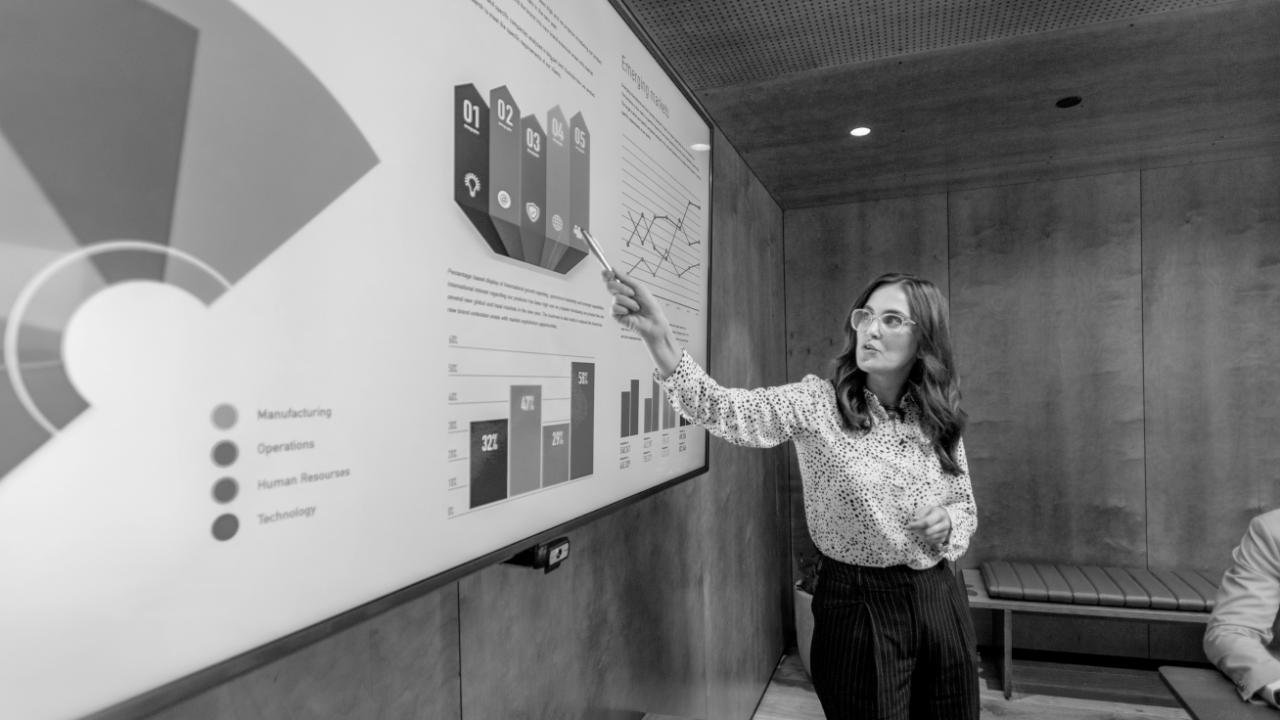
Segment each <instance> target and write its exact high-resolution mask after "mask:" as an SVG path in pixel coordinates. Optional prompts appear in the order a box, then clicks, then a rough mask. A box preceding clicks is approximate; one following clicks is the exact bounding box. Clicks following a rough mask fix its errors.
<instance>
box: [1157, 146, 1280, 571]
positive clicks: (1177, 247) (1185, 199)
mask: <svg viewBox="0 0 1280 720" xmlns="http://www.w3.org/2000/svg"><path fill="white" fill-rule="evenodd" d="M1142 215H1143V240H1142V248H1143V286H1144V293H1143V307H1144V325H1145V335H1144V337H1145V342H1146V350H1145V367H1146V412H1147V457H1146V463H1147V505H1148V517H1149V529H1148V537H1149V541H1150V563H1151V565H1152V567H1174V566H1181V567H1196V568H1198V569H1202V570H1213V571H1222V570H1224V569H1226V567H1227V566H1228V565H1229V564H1230V561H1231V560H1230V552H1231V549H1232V548H1233V547H1235V546H1236V545H1237V544H1238V543H1239V542H1240V537H1241V536H1242V535H1243V534H1244V531H1245V528H1246V527H1247V526H1248V522H1249V519H1250V518H1252V517H1253V516H1254V515H1257V514H1259V513H1262V512H1264V511H1267V510H1270V509H1273V508H1275V507H1276V506H1277V505H1280V402H1278V401H1280V160H1277V158H1274V157H1272V158H1257V159H1252V160H1240V161H1232V162H1223V163H1215V164H1212V165H1197V166H1187V167H1176V168H1166V169H1162V170H1152V171H1147V172H1144V173H1143V179H1142Z"/></svg>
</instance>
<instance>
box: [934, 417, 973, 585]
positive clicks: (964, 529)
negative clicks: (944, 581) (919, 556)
mask: <svg viewBox="0 0 1280 720" xmlns="http://www.w3.org/2000/svg"><path fill="white" fill-rule="evenodd" d="M956 460H957V463H956V464H957V465H959V466H960V474H958V475H946V474H944V475H943V477H945V478H946V479H947V482H948V484H949V485H950V496H949V497H948V498H947V501H946V503H945V504H944V505H943V506H942V509H943V510H946V511H947V514H948V515H950V516H951V535H950V537H948V538H947V542H946V544H945V545H943V550H942V556H943V557H944V558H946V559H947V560H950V561H952V562H955V561H957V560H959V559H960V556H962V555H964V554H965V552H966V551H968V549H969V539H970V538H972V537H973V534H974V533H975V532H977V530H978V505H977V503H975V502H974V500H973V483H972V482H970V480H969V458H968V457H967V456H966V455H965V452H964V439H963V438H962V439H961V440H960V442H959V443H958V444H957V445H956Z"/></svg>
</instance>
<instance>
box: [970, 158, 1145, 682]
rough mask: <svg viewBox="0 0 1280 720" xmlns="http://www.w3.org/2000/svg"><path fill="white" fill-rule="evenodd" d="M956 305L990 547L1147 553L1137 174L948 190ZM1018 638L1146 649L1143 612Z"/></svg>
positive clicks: (1007, 554) (1097, 648)
mask: <svg viewBox="0 0 1280 720" xmlns="http://www.w3.org/2000/svg"><path fill="white" fill-rule="evenodd" d="M950 217H951V219H950V230H949V234H950V247H951V313H952V318H953V330H954V333H955V343H956V351H957V354H958V362H959V367H960V373H961V379H962V388H963V391H964V407H965V408H966V410H967V411H968V412H969V417H970V425H969V429H968V430H967V431H966V433H965V447H966V450H967V452H968V456H969V467H970V472H971V476H972V480H973V487H974V495H975V497H976V500H977V503H978V518H979V526H978V532H977V535H976V536H975V537H974V539H973V541H972V542H971V544H970V549H969V553H968V554H967V555H966V556H965V557H964V558H963V559H962V561H961V565H962V566H964V567H973V566H976V565H977V564H979V563H981V562H982V561H983V560H988V559H1004V560H1039V561H1050V562H1072V563H1086V564H1103V565H1119V566H1134V567H1141V566H1143V565H1144V564H1145V562H1146V537H1145V520H1146V518H1145V511H1146V508H1145V504H1144V485H1143V483H1144V479H1143V464H1142V459H1143V423H1142V319H1141V312H1142V307H1141V258H1140V225H1139V176H1138V173H1123V174H1116V175H1105V176H1099V177H1092V178H1077V179H1071V180H1059V181H1053V182H1044V183H1033V184H1026V185H1017V186H1010V187H998V188H989V189H984V190H974V191H968V192H960V193H952V194H951V200H950ZM1019 622H1020V631H1019V632H1018V633H1017V634H1016V635H1015V644H1016V645H1017V646H1018V647H1026V648H1032V649H1041V650H1058V651H1071V652H1089V653H1095V654H1108V655H1131V656H1138V657H1145V656H1146V655H1147V653H1148V648H1149V645H1148V635H1147V628H1146V626H1145V625H1143V624H1140V623H1108V622H1106V621H1063V620H1061V619H1058V618H1039V617H1037V618H1024V619H1023V620H1020V621H1019Z"/></svg>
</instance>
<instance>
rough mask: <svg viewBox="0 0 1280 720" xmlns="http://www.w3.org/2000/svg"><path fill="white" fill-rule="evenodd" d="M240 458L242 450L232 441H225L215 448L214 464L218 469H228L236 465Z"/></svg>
mask: <svg viewBox="0 0 1280 720" xmlns="http://www.w3.org/2000/svg"><path fill="white" fill-rule="evenodd" d="M238 457H240V449H239V448H237V447H236V444H235V443H233V442H231V441H230V440H223V441H222V442H220V443H218V444H217V445H214V446H213V464H214V465H217V466H218V467H228V466H229V465H231V464H233V463H235V461H236V458H238Z"/></svg>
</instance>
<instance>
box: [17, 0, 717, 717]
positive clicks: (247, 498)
mask: <svg viewBox="0 0 1280 720" xmlns="http://www.w3.org/2000/svg"><path fill="white" fill-rule="evenodd" d="M0 68H3V70H2V71H0V195H2V196H3V202H0V326H2V327H3V361H2V363H0V717H4V718H6V719H9V720H25V719H28V718H72V717H79V716H83V715H86V714H91V713H94V712H96V711H99V710H102V709H104V708H108V707H111V706H113V705H115V704H118V703H121V702H124V701H127V700H129V699H130V698H133V697H136V696H138V695H139V694H142V693H145V692H147V691H149V690H152V689H154V688H157V687H159V686H162V685H164V684H166V683H169V682H171V681H173V680H175V679H178V678H181V677H184V676H187V675H189V674H191V673H193V672H197V671H200V670H202V669H204V668H208V667H210V666H213V665H216V664H218V663H220V662H222V661H224V660H226V659H228V658H231V657H234V656H237V655H241V654H243V653H246V652H249V651H252V650H253V649H255V648H260V647H262V646H264V645H266V644H269V643H271V642H273V641H275V640H276V639H278V638H281V637H284V636H286V635H288V634H290V633H293V632H296V631H298V630H299V629H301V628H305V627H308V626H311V625H314V624H315V623H317V622H320V621H323V620H325V619H328V618H332V617H334V616H336V615H339V614H341V613H343V612H344V611H348V610H350V609H352V608H355V607H358V606H360V605H362V604H365V603H368V602H370V601H372V600H374V599H376V598H379V597H383V596H386V595H387V594H389V593H393V592H395V591H397V590H399V589H402V588H405V587H407V586H410V585H413V584H415V583H419V582H421V581H423V580H424V579H429V578H432V577H434V576H438V575H440V574H441V573H444V572H447V571H449V570H450V569H453V568H457V567H459V566H461V565H465V564H466V563H468V562H472V561H475V560H476V559H477V558H481V557H484V556H485V555H486V554H489V553H494V552H496V551H497V550H499V549H502V548H504V547H508V546H510V545H512V544H514V543H518V542H520V541H521V540H523V539H526V538H530V537H532V536H534V535H537V534H539V533H544V532H546V531H547V530H548V529H551V528H554V527H557V526H558V525H561V524H564V523H566V522H570V521H572V520H573V519H574V518H578V517H581V516H583V515H585V514H589V513H591V512H593V511H596V510H598V509H600V508H603V507H605V506H608V505H610V504H613V503H615V502H618V501H620V500H623V499H625V498H627V497H630V496H633V495H635V494H637V493H640V492H642V491H644V490H646V489H649V488H652V487H654V486H656V485H658V484H661V483H663V482H666V481H669V480H671V479H674V478H677V477H680V476H682V475H686V474H689V473H690V472H693V471H696V470H698V469H700V468H702V467H704V466H705V462H706V442H707V441H706V436H705V433H704V431H702V430H701V429H698V428H694V427H690V426H688V425H686V424H685V422H684V421H683V420H682V418H680V417H679V416H678V415H677V414H676V413H675V412H674V411H673V410H672V409H671V407H670V405H669V403H668V402H667V400H666V398H665V397H664V396H663V393H662V390H661V389H660V388H659V387H658V386H657V385H656V384H655V383H654V382H653V380H652V364H651V361H650V359H649V357H648V354H647V353H646V351H645V349H644V346H643V344H642V343H641V342H640V341H639V339H638V338H637V337H635V336H634V335H630V334H628V333H626V332H624V331H622V330H621V329H620V328H619V327H618V326H617V325H616V324H614V323H613V322H612V320H611V319H610V318H609V304H610V299H609V296H608V294H607V293H606V292H605V290H604V288H603V285H602V283H601V277H600V267H599V265H598V264H597V263H596V261H595V259H594V258H593V257H592V256H591V255H590V254H589V253H588V248H587V245H586V243H585V242H584V241H583V240H582V239H580V238H578V237H577V236H576V234H575V233H574V228H575V227H577V228H582V229H586V230H587V231H588V232H590V233H591V234H593V235H594V236H595V237H596V238H597V239H599V241H600V242H601V244H602V245H603V248H604V252H605V255H606V256H607V257H608V258H609V260H610V261H611V262H612V263H613V264H614V266H616V267H619V268H622V269H625V270H627V271H628V272H630V273H631V274H632V275H634V276H636V277H638V278H640V279H642V280H644V281H645V282H647V283H649V284H650V286H651V287H652V288H653V290H654V292H655V294H656V295H657V296H658V297H659V298H660V300H661V301H662V303H663V305H664V307H665V310H666V312H667V314H668V316H669V318H670V319H671V322H672V325H673V327H674V329H675V332H676V334H677V336H678V338H679V339H680V341H681V342H682V343H683V344H684V345H685V347H686V348H687V349H688V350H689V352H690V353H691V354H692V355H693V357H694V358H695V359H697V360H699V361H704V362H705V359H706V351H707V298H708V281H707V280H708V275H707V271H708V264H709V257H710V255H709V253H710V248H709V243H710V233H709V226H710V217H711V214H710V199H711V198H710V183H711V178H710V157H709V153H707V152H698V151H696V150H694V149H691V148H692V147H693V146H694V145H705V144H709V143H710V128H709V127H708V125H707V124H706V123H705V122H704V121H703V120H702V119H701V118H700V116H699V115H698V114H697V112H696V111H695V110H694V108H693V107H692V106H691V105H690V104H689V103H688V102H687V101H686V100H685V98H684V97H683V96H682V95H681V93H680V92H679V90H678V89H677V88H676V86H675V85H674V84H673V83H672V81H671V80H670V79H669V78H668V76H666V75H665V74H664V72H663V71H662V69H661V67H660V65H659V64H658V63H657V62H656V61H655V59H654V58H653V57H652V56H651V55H650V54H649V53H648V52H647V51H646V50H645V47H644V45H643V44H642V43H641V42H640V41H639V39H637V37H636V36H635V35H634V34H633V33H632V32H631V31H630V29H629V28H628V27H627V25H626V23H625V22H624V21H623V19H622V18H621V17H620V16H619V15H618V14H617V12H616V11H615V10H614V9H613V8H612V7H611V6H610V5H609V3H608V2H607V1H606V0H590V1H588V0H439V1H432V2H405V1H397V0H364V1H362V2H352V1H351V0H236V1H235V2H232V1H231V0H59V1H58V2H50V1H49V0H6V2H5V3H3V4H2V5H0Z"/></svg>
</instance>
